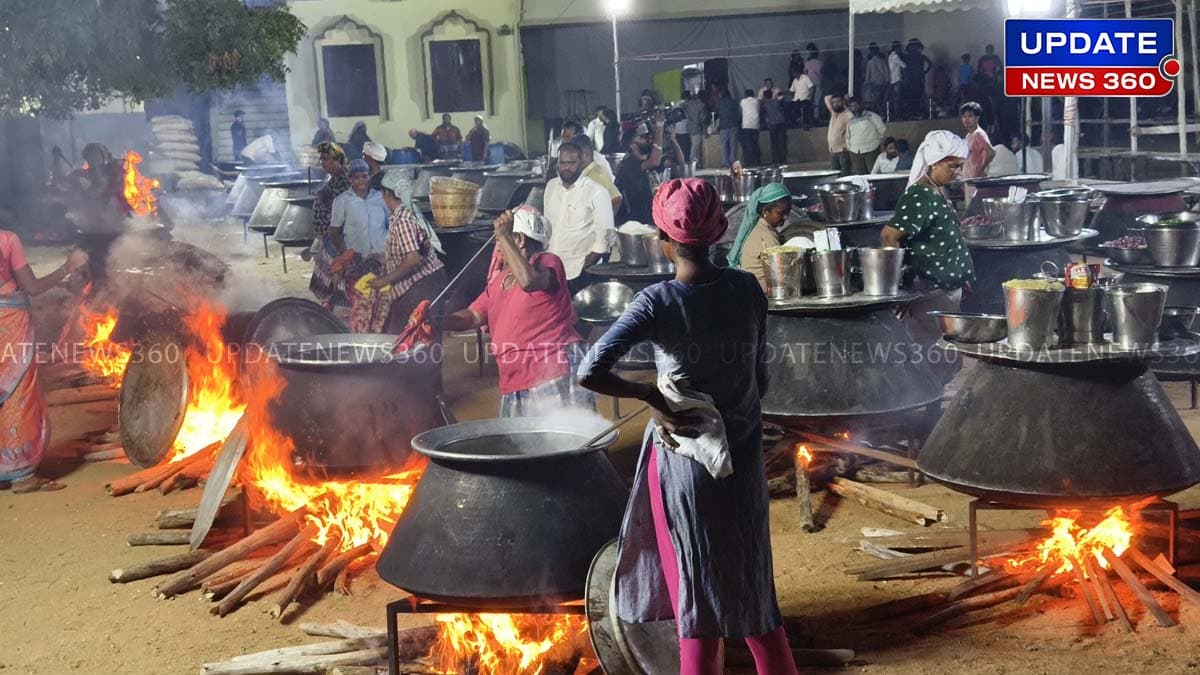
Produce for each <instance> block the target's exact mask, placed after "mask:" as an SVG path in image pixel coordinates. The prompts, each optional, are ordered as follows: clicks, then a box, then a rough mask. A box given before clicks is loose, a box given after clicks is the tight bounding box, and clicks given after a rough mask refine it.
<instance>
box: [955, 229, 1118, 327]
mask: <svg viewBox="0 0 1200 675" xmlns="http://www.w3.org/2000/svg"><path fill="white" fill-rule="evenodd" d="M1038 236H1039V239H1038V240H1036V241H1005V240H1003V239H993V240H986V241H985V240H977V239H968V240H967V247H968V248H970V249H971V261H972V263H974V265H975V282H974V283H973V284H971V288H972V292H971V293H970V294H967V295H964V296H963V302H962V311H964V312H975V313H979V314H1004V289H1003V284H1004V282H1006V281H1008V280H1010V279H1029V278H1032V277H1033V275H1034V274H1037V273H1039V272H1041V271H1042V263H1043V262H1046V261H1047V260H1048V261H1051V262H1053V263H1054V264H1055V265H1057V266H1058V269H1060V270H1061V269H1064V268H1065V267H1066V264H1067V263H1069V262H1071V255H1070V253H1068V252H1067V246H1069V245H1070V244H1073V243H1075V242H1081V241H1086V240H1088V239H1091V238H1093V237H1095V236H1097V232H1096V231H1095V230H1089V229H1084V230H1083V231H1082V232H1080V233H1079V234H1078V235H1076V236H1074V237H1058V238H1055V237H1051V236H1050V235H1048V234H1046V233H1045V232H1041V233H1039V235H1038Z"/></svg>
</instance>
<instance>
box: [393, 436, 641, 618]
mask: <svg viewBox="0 0 1200 675" xmlns="http://www.w3.org/2000/svg"><path fill="white" fill-rule="evenodd" d="M605 426H607V422H605V421H604V420H602V419H597V418H593V417H590V416H583V415H579V414H570V413H564V414H563V415H561V416H559V417H555V418H546V417H524V418H509V419H493V420H480V421H475V422H463V423H461V424H455V425H452V426H448V427H443V428H441V429H435V430H434V431H430V432H427V433H424V434H421V435H420V436H417V437H416V438H414V439H413V447H415V448H416V449H417V451H418V452H420V453H422V454H424V455H426V456H428V457H429V464H428V466H427V467H426V468H425V473H424V474H423V475H422V476H421V480H420V482H418V483H417V487H416V489H415V491H414V492H413V495H412V499H410V500H409V502H408V506H407V507H406V508H405V510H404V515H402V516H401V517H400V520H399V522H397V523H396V527H395V529H394V530H393V531H392V534H391V537H390V538H389V540H388V545H387V548H385V549H384V551H383V554H382V555H381V556H380V558H379V563H378V565H377V568H378V570H379V576H381V577H382V578H383V579H384V580H386V581H387V582H388V583H391V584H394V585H396V586H398V587H400V588H403V589H404V590H406V591H408V592H410V593H412V594H413V595H416V596H419V597H422V598H428V599H432V600H441V601H445V602H459V603H462V602H468V601H469V602H470V603H471V604H473V605H476V606H486V607H497V608H502V607H513V606H527V605H530V604H534V605H536V604H538V603H541V602H553V601H555V600H568V599H579V598H582V597H583V595H584V586H585V582H586V580H587V574H588V566H589V564H590V563H591V561H592V558H593V557H594V556H595V555H596V552H597V551H599V550H600V549H601V548H602V547H603V546H604V545H605V543H607V542H608V541H609V540H611V539H612V538H613V537H615V536H617V532H618V530H619V529H620V525H621V516H622V514H623V512H624V510H625V501H626V499H627V497H628V493H627V491H626V489H625V484H624V483H623V482H622V481H621V478H620V476H619V475H617V472H616V470H615V469H613V467H612V465H611V464H610V463H609V461H608V458H607V457H606V456H605V454H604V452H603V449H604V448H605V447H607V446H609V445H611V444H612V443H613V442H614V441H615V440H616V437H617V433H616V432H615V431H614V432H613V433H612V434H610V435H609V436H607V437H605V438H604V439H603V440H601V441H600V442H598V443H595V444H593V445H591V446H589V447H586V448H584V447H581V446H582V445H583V444H584V443H586V442H587V441H588V440H589V439H590V438H592V437H594V436H595V435H596V434H598V433H600V432H601V431H603V430H604V428H605Z"/></svg>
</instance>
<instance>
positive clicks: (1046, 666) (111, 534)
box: [0, 224, 1200, 675]
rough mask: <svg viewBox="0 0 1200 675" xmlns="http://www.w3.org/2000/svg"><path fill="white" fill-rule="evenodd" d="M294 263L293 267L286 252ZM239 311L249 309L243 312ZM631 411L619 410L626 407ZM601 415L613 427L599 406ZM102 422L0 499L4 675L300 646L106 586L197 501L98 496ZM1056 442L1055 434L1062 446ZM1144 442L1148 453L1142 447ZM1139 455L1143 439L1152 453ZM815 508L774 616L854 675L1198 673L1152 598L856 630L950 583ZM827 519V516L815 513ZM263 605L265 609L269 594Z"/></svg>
mask: <svg viewBox="0 0 1200 675" xmlns="http://www.w3.org/2000/svg"><path fill="white" fill-rule="evenodd" d="M181 230H182V231H177V238H180V239H184V240H187V241H190V242H191V243H195V244H198V245H201V246H203V247H205V248H207V249H209V250H210V251H212V252H214V253H216V254H218V255H220V256H222V257H225V258H226V259H227V260H228V261H229V262H230V264H231V265H232V266H233V268H234V271H235V274H234V279H233V280H232V282H231V283H232V284H234V285H237V286H238V287H239V288H241V289H243V290H246V289H249V291H247V292H244V293H242V294H241V295H242V297H241V298H240V300H239V302H241V303H247V304H253V303H254V302H258V304H261V303H262V302H265V301H266V300H268V299H270V298H272V297H277V296H281V295H287V294H292V295H301V296H304V295H306V294H307V293H306V290H307V275H308V270H309V265H307V264H305V263H303V262H301V261H300V260H299V259H298V258H295V257H294V258H293V259H292V260H290V261H289V270H290V272H289V273H288V274H287V275H286V276H285V275H284V274H283V272H282V269H281V266H280V262H279V257H278V251H277V250H274V251H272V257H271V258H270V259H264V258H263V257H262V248H261V242H260V241H255V240H253V239H252V240H250V241H249V242H246V243H243V241H242V236H241V232H240V228H238V227H236V226H233V225H228V224H225V225H205V226H193V227H189V228H181ZM30 254H31V259H32V261H33V264H34V267H35V270H37V271H39V272H42V273H45V272H48V271H49V270H50V269H52V268H53V265H55V264H57V263H58V262H59V261H61V260H62V259H63V257H64V255H65V249H61V248H50V247H36V248H31V250H30ZM293 256H294V254H293ZM70 300H71V299H70V296H69V295H68V294H66V293H64V292H62V291H55V292H53V293H51V294H47V295H45V296H43V297H42V298H39V300H38V301H37V307H36V312H37V314H38V326H39V329H40V331H41V335H40V337H41V338H42V339H53V336H54V335H56V334H57V332H58V327H59V326H60V325H61V322H62V320H63V319H62V317H63V315H64V313H65V311H66V309H67V308H69V306H70ZM243 306H246V305H245V304H243ZM454 344H455V345H456V346H458V347H461V349H448V350H447V353H448V354H450V355H451V356H450V361H449V363H448V366H447V376H446V384H447V390H448V391H447V393H448V396H449V399H450V403H451V405H452V407H453V409H454V411H455V412H456V413H457V414H458V415H459V417H460V418H461V419H464V420H465V419H477V418H485V417H490V416H492V415H493V414H494V411H495V409H496V405H497V397H496V394H495V388H496V375H495V371H494V369H492V368H488V369H486V370H485V373H484V374H483V375H482V376H480V375H479V373H478V371H477V366H476V364H475V362H474V360H473V359H474V338H473V337H472V338H470V339H466V338H462V339H455V340H454ZM1167 388H1168V390H1169V391H1170V393H1171V395H1172V397H1173V399H1174V401H1175V403H1176V404H1177V406H1179V407H1180V408H1182V409H1184V410H1183V416H1184V419H1185V420H1186V421H1187V423H1188V425H1189V427H1190V428H1191V429H1193V431H1195V430H1196V429H1200V415H1197V414H1196V413H1195V412H1193V411H1189V410H1186V406H1187V401H1186V397H1187V392H1186V388H1185V386H1183V385H1178V384H1170V385H1167ZM626 409H627V410H628V408H626ZM600 410H601V412H603V413H605V414H606V415H610V414H611V413H612V404H611V402H610V401H608V400H606V399H605V400H602V401H601V403H600ZM112 421H113V420H112V419H111V418H109V417H104V416H85V415H82V414H80V413H79V412H78V411H77V410H73V409H69V408H59V409H55V412H54V415H53V426H54V447H53V449H52V451H51V459H50V460H49V461H48V462H47V465H46V467H45V468H46V472H47V473H48V474H49V475H52V476H55V477H57V478H60V479H61V480H63V481H64V482H66V483H67V484H68V485H69V487H68V489H66V490H65V491H62V492H57V493H48V494H34V495H14V494H11V493H9V492H3V493H0V542H3V545H2V546H0V606H2V607H4V611H3V612H2V613H0V634H2V635H6V636H8V637H7V638H5V639H4V642H5V647H4V649H3V650H0V670H4V671H5V672H16V673H45V674H58V673H65V672H84V673H164V674H166V673H195V672H197V671H198V669H199V666H200V664H202V663H204V662H207V661H215V660H222V659H227V658H229V657H232V656H234V655H237V654H241V653H247V652H253V651H259V650H264V649H269V648H274V647H280V646H286V645H292V644H301V643H304V642H308V641H310V640H311V639H310V638H306V637H304V636H303V635H301V633H300V632H299V630H297V628H295V627H294V626H289V625H281V624H279V623H278V622H276V621H274V620H272V619H271V618H270V617H269V616H268V615H267V614H266V611H267V608H268V607H269V606H270V605H269V603H267V602H263V601H262V597H263V595H264V594H263V593H259V594H257V595H256V596H252V597H258V598H259V601H258V602H251V603H250V604H249V605H247V606H245V607H243V608H242V609H241V610H239V611H237V612H235V613H234V614H232V615H231V616H228V617H226V618H224V619H218V618H215V617H213V616H211V615H209V613H208V608H209V605H208V604H207V603H204V602H202V601H200V600H198V599H197V596H196V593H190V594H187V595H184V596H182V597H179V598H176V599H174V600H170V601H159V600H155V599H154V598H152V597H151V595H150V589H151V587H152V586H153V585H154V582H153V581H142V582H135V583H132V584H128V585H114V584H110V583H109V582H108V579H107V577H108V573H109V571H110V570H113V569H116V568H119V567H122V566H125V565H129V564H133V563H138V562H143V561H149V560H153V559H156V558H160V557H165V556H167V555H171V554H172V553H175V552H177V551H178V549H177V548H164V547H141V548H131V547H129V546H127V545H126V543H125V539H126V536H127V535H128V534H129V533H131V532H138V531H146V530H151V529H153V527H154V524H153V521H154V515H155V513H156V512H157V511H159V510H160V509H163V508H178V507H188V506H194V505H195V504H196V502H197V501H198V500H199V497H200V492H199V491H198V490H188V491H185V492H182V493H174V494H171V495H168V496H166V497H163V496H161V495H159V494H158V493H157V492H150V493H147V494H137V495H130V496H128V497H123V498H119V499H113V498H111V497H109V496H107V495H106V494H105V492H104V488H103V485H104V483H105V482H106V481H107V480H109V479H112V478H115V477H119V476H122V475H125V474H128V473H130V472H131V468H130V467H129V466H128V465H124V464H117V463H101V464H92V465H82V466H81V465H78V464H77V463H75V462H74V460H73V459H69V458H73V457H74V445H73V440H74V439H77V438H78V437H79V436H80V435H81V434H82V433H85V432H87V431H89V430H94V429H102V428H106V427H107V426H108V425H109V424H111V423H112ZM640 426H641V421H638V422H635V423H633V424H631V425H630V426H629V427H627V428H626V430H625V433H624V435H623V437H622V442H621V444H620V447H618V448H617V449H616V451H615V453H614V459H615V460H616V463H617V464H618V466H620V467H622V468H624V469H628V468H629V467H630V466H631V459H630V454H631V450H632V448H633V446H634V445H635V444H636V442H637V439H638V438H639V437H640V433H638V429H639V428H640ZM1068 433H1069V432H1068ZM1147 440H1148V441H1151V439H1147ZM1151 442H1152V441H1151ZM889 489H893V490H895V491H896V492H897V493H900V494H904V495H906V496H912V497H914V498H916V499H919V500H921V501H924V502H927V503H929V504H933V505H937V506H939V507H942V508H944V509H946V511H947V512H948V513H949V514H950V522H949V523H948V524H943V525H938V526H936V527H937V528H962V527H964V526H965V524H966V505H967V499H966V498H965V497H964V496H962V495H958V494H955V493H953V492H950V491H948V490H946V489H943V488H941V487H938V486H935V485H925V486H921V487H918V488H908V487H902V486H889ZM826 497H827V495H826V494H825V493H823V492H821V493H817V494H816V495H815V496H814V498H815V500H816V504H817V506H818V507H819V508H822V511H823V514H822V515H824V516H827V517H828V522H827V526H826V528H825V529H824V530H823V531H821V532H819V533H815V534H806V533H804V532H803V531H802V530H801V529H800V527H799V523H798V508H797V502H796V501H795V500H793V499H780V500H776V501H774V502H773V503H772V508H771V516H772V531H773V548H774V554H775V569H776V582H777V585H778V589H779V596H780V601H781V605H782V608H783V612H784V614H785V615H786V616H788V617H794V618H795V622H796V623H798V624H799V625H801V626H802V627H803V629H804V633H805V634H806V635H807V636H808V637H809V638H810V640H811V644H812V645H813V646H823V647H849V648H853V649H855V650H857V651H858V660H857V661H856V662H855V664H854V665H853V666H852V668H853V669H854V670H855V671H860V672H878V673H913V674H918V673H919V674H925V673H929V674H938V675H940V674H942V673H1066V672H1088V671H1106V672H1112V671H1114V670H1118V671H1124V672H1154V673H1174V672H1183V671H1186V670H1191V669H1195V668H1198V667H1200V641H1198V640H1197V639H1196V636H1197V634H1198V633H1197V631H1200V625H1197V624H1200V609H1198V608H1196V607H1192V606H1187V605H1182V606H1181V604H1180V602H1179V598H1178V597H1177V596H1175V595H1172V594H1166V593H1158V594H1157V595H1158V597H1159V598H1160V599H1161V600H1162V602H1163V603H1164V604H1165V606H1166V607H1167V608H1168V610H1169V611H1170V612H1171V613H1172V614H1173V615H1175V616H1177V618H1178V619H1179V620H1180V623H1181V625H1180V626H1179V627H1176V628H1170V629H1165V628H1159V627H1158V626H1157V625H1155V623H1154V621H1153V619H1152V618H1151V617H1149V616H1148V615H1147V613H1146V612H1145V610H1144V609H1142V608H1141V606H1140V605H1136V604H1135V602H1134V601H1133V598H1132V595H1131V594H1130V593H1129V591H1128V590H1127V589H1125V588H1124V587H1123V586H1120V585H1118V586H1119V588H1118V591H1119V593H1121V597H1122V599H1123V601H1124V602H1123V604H1124V605H1125V606H1126V607H1127V608H1131V610H1132V612H1131V613H1132V617H1133V620H1134V623H1135V624H1136V632H1135V633H1134V634H1132V635H1127V634H1124V633H1123V632H1122V631H1121V630H1120V628H1119V627H1118V626H1117V625H1116V624H1109V625H1108V626H1107V627H1104V628H1100V629H1097V628H1095V627H1093V626H1091V625H1089V621H1088V617H1087V609H1086V606H1085V605H1084V604H1083V602H1082V600H1081V599H1076V600H1067V599H1058V598H1049V597H1047V596H1039V597H1037V598H1035V599H1034V600H1032V601H1031V602H1030V603H1029V604H1028V605H1026V606H1025V607H1024V608H1021V609H1017V608H1015V607H1013V606H1011V605H1010V606H1008V608H1002V609H998V610H996V611H993V612H991V613H981V614H979V615H977V616H973V617H972V618H969V619H962V620H959V621H958V622H956V623H952V624H950V625H949V626H947V627H946V628H944V629H943V630H941V631H939V632H936V633H934V634H933V635H930V636H927V637H921V638H918V637H914V636H913V635H912V634H911V633H910V632H909V630H908V628H909V626H910V625H911V623H912V621H913V620H914V619H911V618H910V619H900V620H896V621H893V622H890V623H886V624H884V625H883V626H875V627H871V628H864V627H862V626H861V625H858V624H859V622H858V616H857V615H858V613H859V612H860V611H861V610H862V609H863V608H865V607H867V606H870V605H873V604H876V603H879V602H882V601H885V600H892V599H898V598H905V597H909V596H914V595H918V594H921V593H927V592H931V591H936V590H944V589H947V588H950V587H951V586H953V585H955V584H957V583H960V582H961V578H959V577H953V576H951V575H945V576H943V577H941V578H933V579H929V578H925V579H908V580H901V581H887V582H869V583H868V582H857V581H855V580H854V578H853V577H850V576H848V575H846V574H843V572H842V568H843V567H844V566H846V565H848V564H851V563H857V562H863V561H866V560H868V559H869V558H868V557H867V556H865V555H864V554H862V553H860V552H857V551H855V550H854V547H855V546H856V545H857V543H858V541H859V540H860V539H861V538H862V537H861V534H860V532H861V529H862V528H864V527H875V528H888V529H894V530H901V531H906V532H911V531H916V530H918V529H920V528H919V527H918V526H916V525H913V524H911V523H905V522H904V521H901V520H899V519H897V518H894V517H890V516H887V515H884V514H881V513H877V512H875V511H871V510H868V509H866V508H864V507H862V506H860V505H858V504H857V503H849V502H842V503H840V504H837V505H836V506H834V505H833V504H832V501H831V502H830V503H829V504H824V500H825V499H826ZM1177 499H1178V501H1179V502H1180V503H1181V504H1182V505H1183V507H1184V508H1196V507H1200V491H1197V490H1192V491H1189V492H1187V493H1184V494H1182V495H1178V496H1177ZM823 504H824V506H823ZM1038 519H1039V518H1038V516H1037V514H1008V515H1005V514H996V515H989V516H988V517H987V519H986V521H985V522H986V524H987V525H989V526H992V527H997V528H999V527H1014V526H1023V525H1027V524H1033V523H1036V521H1037V520H1038ZM402 595H403V593H402V592H401V591H399V590H397V589H395V588H392V587H390V586H388V585H387V584H384V583H383V582H381V581H380V580H379V579H378V578H377V577H375V576H374V574H373V573H370V574H366V575H363V576H361V577H359V578H357V579H356V580H355V582H354V595H353V596H352V597H343V596H338V595H330V596H328V597H326V598H324V599H322V600H321V601H320V602H318V603H316V604H315V605H314V606H312V607H310V608H309V609H307V610H306V611H305V612H304V613H303V614H302V616H301V617H300V619H301V620H304V621H334V620H337V619H346V620H349V621H352V622H355V623H359V624H365V625H383V622H384V605H385V604H386V603H387V602H389V601H391V600H394V599H397V598H399V597H401V596H402ZM267 597H269V596H267Z"/></svg>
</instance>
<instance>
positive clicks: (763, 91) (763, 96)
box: [758, 77, 783, 101]
mask: <svg viewBox="0 0 1200 675" xmlns="http://www.w3.org/2000/svg"><path fill="white" fill-rule="evenodd" d="M768 92H769V93H770V94H771V95H772V96H776V97H777V96H779V95H780V94H781V93H783V92H782V91H781V90H780V89H779V87H776V86H775V80H773V79H771V78H769V77H768V78H767V79H765V80H763V86H761V87H759V88H758V98H759V100H760V101H766V100H767V93H768Z"/></svg>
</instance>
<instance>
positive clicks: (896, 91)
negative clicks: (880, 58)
mask: <svg viewBox="0 0 1200 675" xmlns="http://www.w3.org/2000/svg"><path fill="white" fill-rule="evenodd" d="M887 61H888V112H889V115H888V118H889V119H891V117H892V116H896V117H899V116H900V90H901V88H902V87H903V84H904V69H905V68H906V65H905V63H904V48H903V47H901V46H900V41H899V40H897V41H895V42H893V43H892V52H891V53H890V54H888V58H887Z"/></svg>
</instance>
